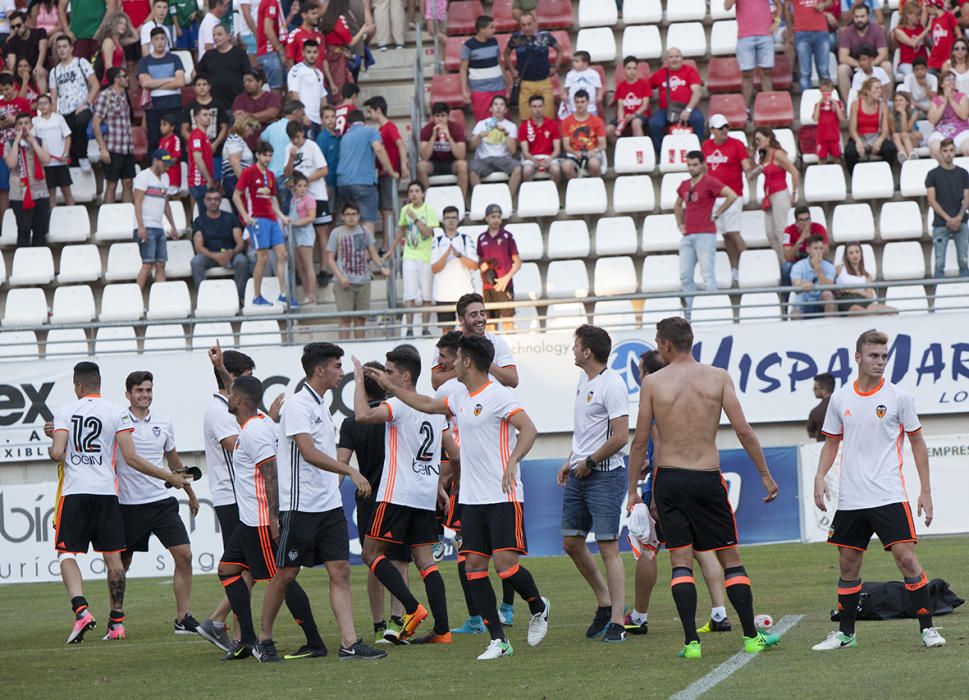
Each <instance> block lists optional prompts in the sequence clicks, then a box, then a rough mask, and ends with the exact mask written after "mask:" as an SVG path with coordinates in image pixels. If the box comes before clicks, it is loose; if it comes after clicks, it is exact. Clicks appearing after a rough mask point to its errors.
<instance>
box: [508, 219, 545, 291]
mask: <svg viewBox="0 0 969 700" xmlns="http://www.w3.org/2000/svg"><path fill="white" fill-rule="evenodd" d="M505 229H507V230H508V232H509V233H511V234H512V235H513V236H514V237H515V245H517V246H518V255H519V256H520V257H521V259H522V260H541V259H542V257H543V256H544V255H545V240H544V239H543V238H542V229H541V228H540V227H539V225H538V224H535V223H527V224H507V225H506V226H505ZM517 279H518V277H517V276H516V277H515V280H516V281H517Z"/></svg>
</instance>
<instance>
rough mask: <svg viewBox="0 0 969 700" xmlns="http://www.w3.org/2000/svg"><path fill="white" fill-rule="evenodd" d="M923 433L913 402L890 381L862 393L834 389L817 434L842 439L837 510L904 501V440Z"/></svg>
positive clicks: (846, 388) (855, 389)
mask: <svg viewBox="0 0 969 700" xmlns="http://www.w3.org/2000/svg"><path fill="white" fill-rule="evenodd" d="M921 429H922V424H921V423H920V422H919V416H918V413H917V412H916V410H915V398H914V397H913V396H912V395H911V394H909V393H908V392H906V391H902V390H901V389H899V388H898V387H897V386H895V385H894V384H892V383H891V382H886V381H885V380H884V379H882V380H881V382H879V384H878V386H877V387H876V388H875V389H874V390H872V391H869V392H865V393H862V392H860V391H858V385H857V382H853V383H852V384H850V385H845V386H843V387H841V388H840V389H838V390H837V391H835V392H834V394H832V395H831V400H830V401H829V402H828V412H827V414H826V415H825V417H824V427H823V428H822V431H821V432H823V433H824V434H825V435H828V436H831V437H840V438H841V439H842V444H841V479H840V488H839V490H838V509H839V510H857V509H859V508H874V507H877V506H883V505H887V504H889V503H902V502H907V501H908V494H907V493H906V492H905V482H904V480H903V479H902V440H903V439H904V437H905V433H908V434H910V435H911V434H912V433H917V432H918V431H919V430H921Z"/></svg>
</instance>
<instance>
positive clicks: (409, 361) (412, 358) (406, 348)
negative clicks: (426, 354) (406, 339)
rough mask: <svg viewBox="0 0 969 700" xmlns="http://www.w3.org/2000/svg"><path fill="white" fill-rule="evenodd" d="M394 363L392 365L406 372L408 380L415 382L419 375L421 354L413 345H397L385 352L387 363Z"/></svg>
mask: <svg viewBox="0 0 969 700" xmlns="http://www.w3.org/2000/svg"><path fill="white" fill-rule="evenodd" d="M391 362H393V363H394V366H395V367H397V369H398V370H399V371H401V372H408V373H409V374H410V380H411V381H412V382H413V383H414V384H417V380H418V379H420V376H421V356H420V353H418V352H417V350H415V349H414V346H413V345H398V346H397V347H396V348H394V349H393V350H391V351H390V352H388V353H387V363H388V364H389V363H391Z"/></svg>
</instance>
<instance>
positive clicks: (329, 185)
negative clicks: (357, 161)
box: [316, 86, 356, 201]
mask: <svg viewBox="0 0 969 700" xmlns="http://www.w3.org/2000/svg"><path fill="white" fill-rule="evenodd" d="M354 87H356V86H354ZM320 114H321V118H322V119H323V128H322V129H320V135H319V136H317V137H316V145H317V146H319V147H320V150H321V151H322V152H323V157H324V158H325V159H326V165H327V173H326V189H327V191H328V194H329V199H330V201H333V200H334V199H335V198H336V166H337V164H338V163H339V162H340V136H339V135H338V134H337V133H336V108H335V107H333V106H332V105H326V106H325V107H323V110H322V112H321V113H320Z"/></svg>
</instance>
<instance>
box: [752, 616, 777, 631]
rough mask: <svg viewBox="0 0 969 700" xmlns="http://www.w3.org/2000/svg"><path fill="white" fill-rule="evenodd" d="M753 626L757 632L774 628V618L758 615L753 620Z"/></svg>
mask: <svg viewBox="0 0 969 700" xmlns="http://www.w3.org/2000/svg"><path fill="white" fill-rule="evenodd" d="M754 626H755V627H757V629H759V630H769V629H770V628H771V627H773V626H774V618H773V617H771V616H770V615H758V616H757V617H755V618H754Z"/></svg>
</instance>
